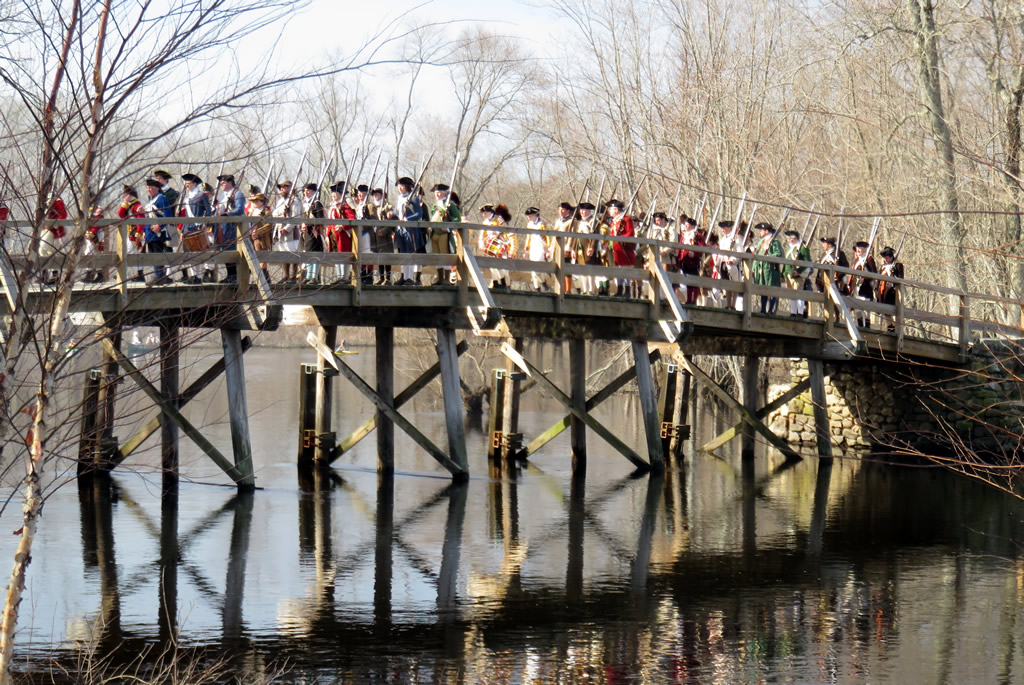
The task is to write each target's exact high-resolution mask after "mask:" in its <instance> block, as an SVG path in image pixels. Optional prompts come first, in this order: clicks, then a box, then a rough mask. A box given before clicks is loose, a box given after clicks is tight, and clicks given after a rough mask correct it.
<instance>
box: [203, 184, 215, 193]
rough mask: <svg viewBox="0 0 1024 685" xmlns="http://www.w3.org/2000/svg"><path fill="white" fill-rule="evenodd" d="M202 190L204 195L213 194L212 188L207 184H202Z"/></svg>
mask: <svg viewBox="0 0 1024 685" xmlns="http://www.w3.org/2000/svg"><path fill="white" fill-rule="evenodd" d="M202 189H203V192H204V193H212V192H213V186H211V185H210V184H209V183H204V184H203V185H202Z"/></svg>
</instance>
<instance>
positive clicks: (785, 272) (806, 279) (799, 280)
mask: <svg viewBox="0 0 1024 685" xmlns="http://www.w3.org/2000/svg"><path fill="white" fill-rule="evenodd" d="M785 235H786V245H785V247H784V248H783V256H784V257H785V258H786V259H791V260H793V261H794V262H810V261H811V251H810V250H809V249H807V246H806V245H804V244H803V243H802V242H800V234H799V233H797V232H796V231H786V233H785ZM813 271H814V269H812V268H811V267H809V266H796V265H794V264H784V265H783V266H782V276H783V277H784V278H785V279H786V285H787V286H789V287H790V288H793V289H794V290H810V289H811V273H813ZM789 315H790V316H802V317H804V318H807V300H797V299H792V300H790V301H789Z"/></svg>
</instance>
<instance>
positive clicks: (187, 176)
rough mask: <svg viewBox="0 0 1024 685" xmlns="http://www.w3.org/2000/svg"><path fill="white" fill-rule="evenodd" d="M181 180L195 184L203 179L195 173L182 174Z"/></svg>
mask: <svg viewBox="0 0 1024 685" xmlns="http://www.w3.org/2000/svg"><path fill="white" fill-rule="evenodd" d="M181 180H182V181H188V182H189V183H195V184H197V185H198V184H200V183H202V182H203V179H201V178H199V177H198V176H196V175H195V174H182V175H181Z"/></svg>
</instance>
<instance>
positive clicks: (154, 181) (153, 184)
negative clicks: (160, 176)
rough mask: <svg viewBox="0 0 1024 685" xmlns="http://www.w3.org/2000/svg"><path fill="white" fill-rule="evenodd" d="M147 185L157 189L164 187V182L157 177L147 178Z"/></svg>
mask: <svg viewBox="0 0 1024 685" xmlns="http://www.w3.org/2000/svg"><path fill="white" fill-rule="evenodd" d="M146 185H147V186H149V187H150V188H156V189H157V190H159V189H160V188H163V187H164V184H163V182H161V181H158V180H157V179H155V178H147V179H146Z"/></svg>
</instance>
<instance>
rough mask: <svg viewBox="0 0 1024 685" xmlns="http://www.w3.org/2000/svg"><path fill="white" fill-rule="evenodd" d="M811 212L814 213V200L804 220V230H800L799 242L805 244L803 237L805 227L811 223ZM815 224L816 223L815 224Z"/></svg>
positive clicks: (805, 230)
mask: <svg viewBox="0 0 1024 685" xmlns="http://www.w3.org/2000/svg"><path fill="white" fill-rule="evenodd" d="M811 214H814V202H811V211H809V212H807V220H806V221H804V230H802V231H800V244H801V245H806V244H807V243H805V242H804V237H805V236H806V235H807V227H808V226H810V225H811ZM815 225H817V224H815Z"/></svg>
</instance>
